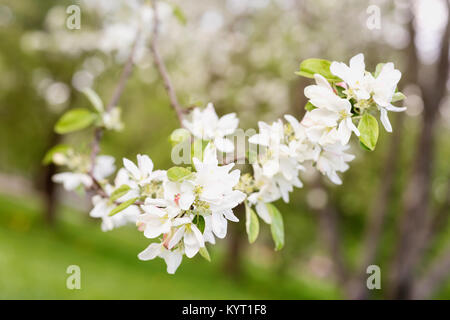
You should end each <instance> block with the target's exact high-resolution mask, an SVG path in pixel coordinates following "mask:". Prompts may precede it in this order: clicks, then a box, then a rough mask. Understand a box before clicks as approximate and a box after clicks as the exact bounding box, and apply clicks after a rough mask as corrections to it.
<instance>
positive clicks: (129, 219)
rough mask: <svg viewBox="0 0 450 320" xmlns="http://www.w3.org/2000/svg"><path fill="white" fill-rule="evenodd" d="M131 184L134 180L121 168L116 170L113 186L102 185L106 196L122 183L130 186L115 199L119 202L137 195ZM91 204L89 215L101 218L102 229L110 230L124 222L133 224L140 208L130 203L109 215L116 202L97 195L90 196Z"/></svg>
mask: <svg viewBox="0 0 450 320" xmlns="http://www.w3.org/2000/svg"><path fill="white" fill-rule="evenodd" d="M133 184H134V182H133V181H131V180H130V179H129V176H128V173H127V171H126V170H125V169H124V168H122V169H120V170H119V171H118V172H117V175H116V178H115V179H114V186H113V185H110V184H107V185H105V187H104V191H105V193H106V194H107V195H108V196H110V195H111V194H112V193H113V192H114V191H115V190H117V189H118V188H119V187H121V186H122V185H128V186H130V187H131V189H130V190H129V191H128V192H127V193H126V194H124V195H123V196H121V197H119V198H118V199H117V200H116V201H117V202H119V203H121V202H124V201H127V200H129V199H133V198H136V197H138V196H139V192H138V191H137V190H136V189H135V188H133V187H132V186H133ZM92 204H93V205H94V207H93V208H92V210H91V211H90V213H89V215H90V216H91V217H93V218H101V219H102V226H101V228H102V230H103V231H110V230H113V229H115V228H118V227H121V226H123V225H126V224H135V223H136V219H137V217H138V216H139V214H140V210H139V208H138V207H137V206H136V205H130V206H129V207H127V208H125V209H124V210H122V211H120V212H118V213H117V214H115V215H113V216H110V215H109V213H110V212H111V211H112V210H113V209H114V208H116V207H117V204H115V203H112V202H111V201H110V199H109V198H103V197H102V196H99V195H95V196H94V197H92Z"/></svg>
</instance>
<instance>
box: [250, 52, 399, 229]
mask: <svg viewBox="0 0 450 320" xmlns="http://www.w3.org/2000/svg"><path fill="white" fill-rule="evenodd" d="M311 62H316V61H311ZM301 68H302V66H301ZM377 69H378V70H377V71H376V72H375V74H374V75H373V74H371V73H369V72H367V71H366V70H365V64H364V56H363V54H358V55H356V56H355V57H353V58H352V59H351V60H350V66H347V65H346V64H344V63H342V62H333V63H331V64H330V67H329V70H323V71H324V72H323V74H325V75H329V76H334V79H333V81H329V80H327V79H326V78H325V76H323V75H321V74H320V73H312V74H311V75H310V76H311V77H313V78H314V79H315V82H316V84H315V85H310V86H308V87H306V88H305V96H306V97H307V98H308V99H309V102H308V105H307V112H306V114H305V116H304V117H303V119H302V121H301V122H299V121H298V120H297V119H295V118H294V117H293V116H290V115H285V116H284V118H285V120H286V123H283V121H282V120H281V119H279V120H277V121H276V122H274V123H272V124H271V125H269V124H267V123H265V122H259V123H258V126H259V133H258V134H256V135H254V136H252V137H251V138H250V139H249V142H250V143H251V144H255V145H258V147H259V148H260V150H259V151H260V152H258V156H257V159H256V162H255V163H253V171H254V176H253V181H251V186H252V187H250V188H248V189H247V192H248V193H249V196H248V201H249V203H250V204H251V205H254V206H255V208H256V212H257V213H258V215H259V216H260V217H261V218H262V219H263V220H264V221H265V222H266V223H269V224H270V223H271V218H270V216H269V211H268V209H267V206H266V203H270V202H273V201H276V200H278V199H280V198H282V199H283V200H284V201H285V202H288V201H289V193H290V192H291V191H293V187H301V186H302V183H301V181H300V180H299V178H298V174H299V171H300V170H303V169H304V166H303V164H304V162H306V161H309V162H312V164H313V165H314V166H315V167H316V168H317V170H319V172H321V173H322V174H324V175H326V176H327V177H328V178H329V179H330V180H331V181H332V182H333V183H335V184H342V180H341V178H340V177H339V175H338V174H337V173H338V172H345V171H346V170H347V169H348V168H349V165H348V162H350V161H352V160H353V159H354V156H353V155H351V154H348V153H346V151H347V150H348V149H349V140H350V137H351V135H352V133H354V134H355V135H356V136H357V137H360V141H361V142H362V143H363V145H366V147H368V148H369V149H373V147H374V145H375V143H376V139H375V141H373V140H374V139H372V140H371V139H367V136H368V135H369V136H371V135H372V136H373V134H374V132H375V131H376V133H377V135H378V127H376V128H373V123H375V124H376V120H375V122H373V120H372V116H371V113H373V112H374V111H376V110H378V111H379V112H380V116H381V122H382V123H383V125H384V127H385V129H386V130H387V131H389V132H391V131H392V127H391V125H390V123H389V119H388V118H387V111H396V112H398V111H403V110H405V108H399V107H395V106H393V105H392V102H395V101H397V100H396V97H395V95H396V93H395V90H396V88H397V83H398V81H399V80H400V77H401V73H400V71H398V70H396V69H394V65H393V64H392V63H387V64H381V65H379V66H378V67H377ZM319 71H321V70H319ZM302 75H304V74H302ZM399 95H401V94H400V93H399ZM397 97H398V95H397ZM400 97H401V96H400ZM367 119H369V120H367ZM356 121H359V125H358V127H359V128H360V129H361V130H362V131H363V132H362V133H361V132H360V129H358V128H357V127H356V125H355V123H354V122H356ZM366 122H369V125H367V124H366ZM370 124H372V125H370ZM368 131H369V132H368ZM367 140H368V141H367ZM248 185H249V182H247V186H248Z"/></svg>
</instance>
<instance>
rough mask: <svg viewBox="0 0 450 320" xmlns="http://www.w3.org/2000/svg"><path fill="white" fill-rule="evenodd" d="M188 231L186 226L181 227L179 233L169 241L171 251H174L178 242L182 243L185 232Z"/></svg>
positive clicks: (176, 232)
mask: <svg viewBox="0 0 450 320" xmlns="http://www.w3.org/2000/svg"><path fill="white" fill-rule="evenodd" d="M185 230H186V227H185V226H181V227H180V228H178V230H177V231H175V233H174V234H173V236H172V238H171V239H170V241H169V249H172V248H173V247H174V246H175V245H176V244H177V243H178V242H180V240H181V238H183V236H184V232H185Z"/></svg>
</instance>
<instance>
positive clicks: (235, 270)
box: [224, 204, 245, 279]
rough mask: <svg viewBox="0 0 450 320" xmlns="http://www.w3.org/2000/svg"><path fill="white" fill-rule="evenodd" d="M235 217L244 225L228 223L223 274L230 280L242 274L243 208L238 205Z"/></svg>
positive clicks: (242, 205) (241, 205)
mask: <svg viewBox="0 0 450 320" xmlns="http://www.w3.org/2000/svg"><path fill="white" fill-rule="evenodd" d="M234 213H235V215H236V217H238V218H239V221H241V222H244V223H234V222H230V223H228V237H227V238H228V242H227V251H226V255H225V264H224V272H225V273H226V274H227V275H229V276H230V277H232V278H235V279H238V278H239V277H240V276H241V274H242V249H243V246H244V243H245V242H244V241H245V239H244V233H243V230H242V229H241V226H242V225H245V206H244V204H240V205H238V206H237V207H236V210H235V212H234Z"/></svg>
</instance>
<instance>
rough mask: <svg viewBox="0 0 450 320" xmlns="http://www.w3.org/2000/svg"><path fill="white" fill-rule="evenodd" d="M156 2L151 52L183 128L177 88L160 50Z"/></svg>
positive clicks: (181, 109) (153, 5) (153, 4)
mask: <svg viewBox="0 0 450 320" xmlns="http://www.w3.org/2000/svg"><path fill="white" fill-rule="evenodd" d="M156 2H157V1H156V0H155V1H152V7H153V15H154V24H153V37H152V40H151V42H150V50H151V51H152V54H153V59H154V61H155V65H156V68H157V69H158V72H159V74H160V75H161V78H162V80H163V82H164V88H165V89H166V91H167V95H168V96H169V100H170V105H171V106H172V108H173V110H174V111H175V113H176V114H177V118H178V121H179V122H180V125H181V126H183V108H182V107H181V105H180V104H179V102H178V99H177V95H176V92H175V88H174V86H173V84H172V81H171V80H170V76H169V73H168V72H167V68H166V65H165V64H164V60H163V59H162V57H161V55H160V53H159V48H158V36H159V23H160V21H159V17H158V8H157V5H156Z"/></svg>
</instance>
